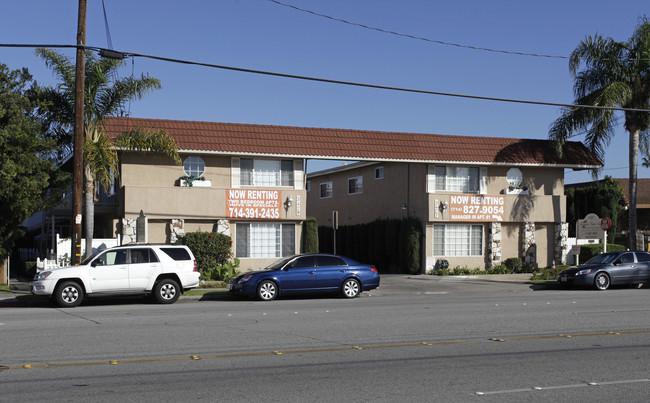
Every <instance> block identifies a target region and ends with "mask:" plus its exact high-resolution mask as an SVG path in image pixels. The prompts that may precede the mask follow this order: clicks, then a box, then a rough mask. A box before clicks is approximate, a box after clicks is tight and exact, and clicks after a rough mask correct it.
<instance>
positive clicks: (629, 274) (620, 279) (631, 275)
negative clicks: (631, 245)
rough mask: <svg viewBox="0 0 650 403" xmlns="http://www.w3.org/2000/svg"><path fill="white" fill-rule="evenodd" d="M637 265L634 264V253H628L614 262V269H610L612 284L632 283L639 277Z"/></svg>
mask: <svg viewBox="0 0 650 403" xmlns="http://www.w3.org/2000/svg"><path fill="white" fill-rule="evenodd" d="M636 271H637V265H636V263H635V262H634V253H632V252H626V253H623V254H622V255H621V256H619V257H618V258H617V259H616V260H615V261H614V267H612V268H611V269H610V274H611V275H612V284H614V283H618V284H625V283H632V282H634V281H635V279H636V277H637V273H636Z"/></svg>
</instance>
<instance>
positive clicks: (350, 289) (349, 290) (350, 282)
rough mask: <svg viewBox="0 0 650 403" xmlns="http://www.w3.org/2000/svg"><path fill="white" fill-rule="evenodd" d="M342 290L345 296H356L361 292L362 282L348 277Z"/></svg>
mask: <svg viewBox="0 0 650 403" xmlns="http://www.w3.org/2000/svg"><path fill="white" fill-rule="evenodd" d="M341 291H342V293H343V296H344V297H345V298H355V297H357V296H359V294H360V293H361V284H359V281H358V280H356V279H353V278H348V279H346V280H345V281H344V282H343V286H342V287H341Z"/></svg>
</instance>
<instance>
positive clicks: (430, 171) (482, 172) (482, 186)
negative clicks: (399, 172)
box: [427, 164, 488, 194]
mask: <svg viewBox="0 0 650 403" xmlns="http://www.w3.org/2000/svg"><path fill="white" fill-rule="evenodd" d="M438 166H440V167H442V166H444V167H445V168H447V167H458V168H478V171H479V173H478V176H479V177H478V189H477V191H475V192H462V193H465V194H487V182H488V177H487V167H477V166H473V165H433V164H432V165H429V166H428V167H427V193H436V192H441V193H459V191H457V190H436V167H438Z"/></svg>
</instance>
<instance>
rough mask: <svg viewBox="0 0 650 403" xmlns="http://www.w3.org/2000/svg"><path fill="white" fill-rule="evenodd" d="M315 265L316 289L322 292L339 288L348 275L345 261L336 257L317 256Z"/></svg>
mask: <svg viewBox="0 0 650 403" xmlns="http://www.w3.org/2000/svg"><path fill="white" fill-rule="evenodd" d="M316 263H317V268H316V281H317V283H318V288H321V289H323V290H336V289H339V288H341V285H342V284H343V279H344V278H345V277H346V276H347V275H348V265H347V264H345V261H344V260H343V259H341V258H340V257H337V256H318V259H317V260H316Z"/></svg>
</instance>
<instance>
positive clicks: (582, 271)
mask: <svg viewBox="0 0 650 403" xmlns="http://www.w3.org/2000/svg"><path fill="white" fill-rule="evenodd" d="M589 273H591V269H584V270H580V271H579V272H577V273H576V276H585V275H587V274H589Z"/></svg>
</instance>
